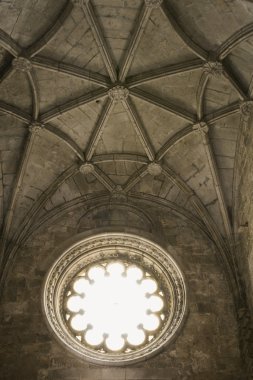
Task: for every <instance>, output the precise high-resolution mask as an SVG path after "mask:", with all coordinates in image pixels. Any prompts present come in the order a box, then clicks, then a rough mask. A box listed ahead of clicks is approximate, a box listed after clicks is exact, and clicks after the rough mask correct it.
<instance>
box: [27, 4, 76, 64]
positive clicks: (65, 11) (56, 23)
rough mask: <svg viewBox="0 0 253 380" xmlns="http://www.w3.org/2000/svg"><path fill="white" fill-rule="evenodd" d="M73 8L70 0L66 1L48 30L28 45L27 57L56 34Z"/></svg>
mask: <svg viewBox="0 0 253 380" xmlns="http://www.w3.org/2000/svg"><path fill="white" fill-rule="evenodd" d="M72 9H73V4H72V2H71V1H67V3H66V6H65V7H64V8H63V10H62V11H61V12H60V14H59V15H58V16H57V18H56V19H55V20H54V22H53V23H52V26H51V27H50V28H49V30H48V31H47V32H46V33H45V34H44V35H43V36H42V37H40V38H39V39H38V41H36V42H34V43H33V44H32V45H31V46H30V47H28V48H27V50H26V55H27V56H29V57H34V56H35V55H36V54H38V53H39V52H40V51H41V50H42V49H43V48H44V47H45V46H46V45H47V44H48V43H49V42H50V41H51V40H52V39H53V38H54V37H55V35H56V33H57V32H58V30H59V29H60V28H61V27H62V24H63V23H64V21H65V20H66V19H67V18H68V16H69V15H70V13H71V11H72Z"/></svg>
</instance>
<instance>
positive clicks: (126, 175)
mask: <svg viewBox="0 0 253 380" xmlns="http://www.w3.org/2000/svg"><path fill="white" fill-rule="evenodd" d="M97 166H98V167H99V168H100V169H101V170H102V171H103V172H104V173H106V175H108V177H109V178H110V179H111V180H112V181H113V182H114V184H115V185H121V186H123V185H125V184H127V181H128V180H129V179H130V177H131V176H132V175H133V174H134V173H135V172H136V171H138V170H139V169H140V168H142V167H143V163H138V162H131V161H110V162H101V163H99V164H97Z"/></svg>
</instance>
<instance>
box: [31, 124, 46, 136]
mask: <svg viewBox="0 0 253 380" xmlns="http://www.w3.org/2000/svg"><path fill="white" fill-rule="evenodd" d="M43 128H44V125H43V124H42V123H39V122H34V123H32V124H31V125H29V131H30V132H31V133H33V134H37V133H39V132H40V131H42V130H43Z"/></svg>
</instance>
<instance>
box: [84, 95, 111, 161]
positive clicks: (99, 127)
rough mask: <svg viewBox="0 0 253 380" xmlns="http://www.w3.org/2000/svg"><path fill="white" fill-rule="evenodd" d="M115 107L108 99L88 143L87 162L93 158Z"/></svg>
mask: <svg viewBox="0 0 253 380" xmlns="http://www.w3.org/2000/svg"><path fill="white" fill-rule="evenodd" d="M113 105H114V104H113V101H112V99H110V98H108V99H107V101H106V103H105V105H104V107H103V109H102V111H101V113H100V115H99V118H98V121H97V123H96V126H95V129H94V130H93V133H92V135H91V137H90V140H89V142H88V145H87V148H86V154H85V155H86V159H87V161H90V160H91V158H92V156H93V153H94V151H95V149H96V146H97V144H98V141H99V139H100V136H101V135H102V132H103V129H104V127H105V124H106V122H107V120H108V118H109V116H110V114H111V112H112V108H113Z"/></svg>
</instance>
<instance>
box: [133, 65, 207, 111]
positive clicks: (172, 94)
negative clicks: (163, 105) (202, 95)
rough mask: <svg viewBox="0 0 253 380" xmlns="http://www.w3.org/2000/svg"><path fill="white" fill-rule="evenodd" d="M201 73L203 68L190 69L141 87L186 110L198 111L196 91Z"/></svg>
mask: <svg viewBox="0 0 253 380" xmlns="http://www.w3.org/2000/svg"><path fill="white" fill-rule="evenodd" d="M201 74H202V71H201V70H195V71H189V72H186V73H181V74H178V75H173V76H168V77H167V78H162V79H157V80H154V81H152V82H150V83H147V84H144V85H141V86H139V88H140V89H142V90H144V91H145V92H148V93H150V94H153V95H155V96H158V97H159V98H162V99H164V100H165V101H166V100H167V101H169V102H171V103H172V104H177V105H179V106H180V107H181V108H183V109H184V110H186V111H189V112H192V113H196V108H197V106H196V91H197V89H198V85H199V80H200V77H201Z"/></svg>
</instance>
